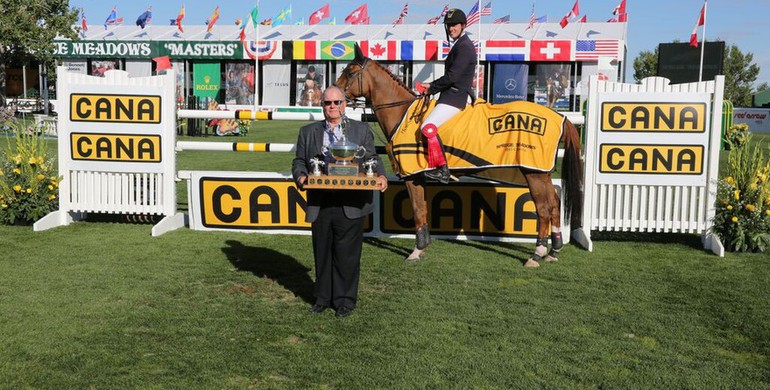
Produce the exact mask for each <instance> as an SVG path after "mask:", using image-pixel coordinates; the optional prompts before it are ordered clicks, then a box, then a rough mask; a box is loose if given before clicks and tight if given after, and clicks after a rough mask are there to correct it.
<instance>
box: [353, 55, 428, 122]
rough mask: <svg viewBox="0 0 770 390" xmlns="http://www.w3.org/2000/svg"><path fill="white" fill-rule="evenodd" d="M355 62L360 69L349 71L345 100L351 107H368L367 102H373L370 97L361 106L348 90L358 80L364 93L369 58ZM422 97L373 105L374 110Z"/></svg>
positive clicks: (410, 102) (406, 102) (359, 86)
mask: <svg viewBox="0 0 770 390" xmlns="http://www.w3.org/2000/svg"><path fill="white" fill-rule="evenodd" d="M355 63H356V64H357V65H358V66H359V67H360V69H358V70H357V71H355V72H349V73H348V74H347V79H348V82H347V83H346V84H345V88H343V90H342V92H343V93H345V100H346V101H347V102H348V106H349V107H351V108H362V107H366V104H367V103H371V100H370V99H369V98H367V99H366V102H365V103H364V105H363V106H361V105H360V102H359V101H358V100H356V99H353V98H351V97H350V93H349V92H348V91H349V90H350V86H351V85H353V83H355V82H357V83H358V90H359V91H360V92H361V93H362V94H363V92H364V77H363V73H364V69H365V68H366V66H367V65H369V58H364V61H363V63H359V62H355ZM410 93H411V91H410ZM420 98H421V97H420V96H414V97H412V98H410V99H406V100H397V101H395V102H390V103H383V104H377V105H372V111H373V112H374V113H376V112H377V110H381V109H383V108H391V107H398V106H403V105H405V104H412V102H414V101H415V100H417V99H420Z"/></svg>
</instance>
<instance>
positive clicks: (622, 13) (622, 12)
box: [612, 0, 628, 22]
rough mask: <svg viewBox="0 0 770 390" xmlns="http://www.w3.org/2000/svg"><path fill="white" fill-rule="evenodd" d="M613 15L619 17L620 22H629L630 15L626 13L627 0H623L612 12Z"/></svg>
mask: <svg viewBox="0 0 770 390" xmlns="http://www.w3.org/2000/svg"><path fill="white" fill-rule="evenodd" d="M612 14H613V15H618V18H617V21H618V22H627V21H628V14H627V13H626V0H623V1H621V2H620V4H618V5H617V6H616V7H615V9H613V10H612Z"/></svg>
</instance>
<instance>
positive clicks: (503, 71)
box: [492, 64, 529, 104]
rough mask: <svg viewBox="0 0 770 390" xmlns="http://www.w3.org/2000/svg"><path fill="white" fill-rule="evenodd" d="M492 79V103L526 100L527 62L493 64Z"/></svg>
mask: <svg viewBox="0 0 770 390" xmlns="http://www.w3.org/2000/svg"><path fill="white" fill-rule="evenodd" d="M494 67H495V72H494V74H495V77H494V80H493V81H492V103H494V104H499V103H507V102H512V101H515V100H527V76H528V75H529V65H527V64H495V65H494Z"/></svg>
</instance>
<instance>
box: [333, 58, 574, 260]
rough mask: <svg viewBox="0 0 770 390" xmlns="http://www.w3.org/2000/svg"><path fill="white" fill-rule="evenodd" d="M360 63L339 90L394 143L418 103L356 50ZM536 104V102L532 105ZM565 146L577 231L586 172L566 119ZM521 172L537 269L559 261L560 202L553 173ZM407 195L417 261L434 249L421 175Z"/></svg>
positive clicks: (566, 189)
mask: <svg viewBox="0 0 770 390" xmlns="http://www.w3.org/2000/svg"><path fill="white" fill-rule="evenodd" d="M355 50H356V58H355V59H354V60H353V62H351V63H350V64H349V65H348V66H347V67H345V69H344V70H343V71H342V74H341V75H340V77H339V78H338V79H337V82H336V83H335V85H336V86H337V87H339V88H340V89H342V90H343V91H344V92H345V96H346V99H348V100H353V99H355V98H358V97H364V98H366V104H367V105H369V106H371V107H372V110H373V111H374V114H375V116H376V118H377V122H378V123H379V125H380V128H381V129H382V131H383V133H385V136H386V137H388V139H389V140H390V139H391V134H393V133H394V132H395V131H396V130H397V128H398V125H399V124H400V123H401V120H402V118H403V117H404V115H405V114H406V111H407V109H408V108H409V106H410V104H411V103H412V102H414V101H415V100H417V99H420V97H419V96H417V95H416V94H415V93H413V92H412V91H411V90H410V89H409V87H407V86H406V85H405V84H404V83H403V82H402V81H401V80H399V79H397V78H396V77H395V76H393V75H392V74H391V73H390V72H389V71H388V70H387V69H385V68H384V67H383V66H382V65H380V64H379V63H377V62H376V61H374V60H371V59H369V58H367V57H364V56H363V54H361V50H360V48H359V47H358V46H357V45H356V47H355ZM533 104H534V103H533ZM563 126H564V127H563V129H562V130H563V131H562V139H561V141H562V142H563V143H564V149H565V150H564V157H563V158H562V170H561V177H562V189H563V191H562V195H563V196H564V201H565V218H566V219H567V220H568V221H569V220H571V221H572V224H573V225H572V226H575V227H579V226H580V220H581V217H582V215H581V214H582V207H583V185H582V184H583V183H582V181H583V172H582V164H581V162H580V139H579V137H578V132H577V129H576V128H575V126H574V125H573V124H572V123H571V122H570V121H569V120H565V121H564V125H563ZM500 169H520V170H521V173H522V174H523V176H524V178H525V179H526V182H527V185H528V187H529V192H530V194H531V196H532V199H533V201H534V202H535V208H536V210H537V215H538V220H539V228H538V239H537V246H536V249H535V254H534V255H533V256H532V257H530V258H529V259H528V260H527V262H526V263H525V266H527V267H537V266H539V263H538V260H540V259H543V258H544V259H545V260H546V261H549V262H550V261H556V260H557V259H558V253H559V250H560V249H561V248H562V246H563V242H562V238H561V219H560V202H559V197H558V195H557V194H556V190H555V188H554V186H553V182H552V181H551V173H550V172H539V171H534V170H528V169H524V168H510V167H507V168H500ZM403 179H404V183H405V184H406V188H407V190H408V191H409V198H410V200H411V203H412V210H413V212H414V222H415V229H416V238H415V241H416V245H415V249H414V251H413V252H412V253H411V254H410V255H409V257H407V259H406V260H407V261H410V262H415V261H418V260H419V259H420V258H421V256H422V255H423V251H424V250H425V249H426V248H427V247H428V245H429V244H430V234H429V232H428V207H427V201H426V198H425V179H424V177H423V175H422V174H414V175H410V176H406V177H404V178H403ZM549 229H550V230H551V241H552V247H551V251H550V252H548V248H547V247H548V233H549Z"/></svg>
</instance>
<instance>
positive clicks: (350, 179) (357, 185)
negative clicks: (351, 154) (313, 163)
mask: <svg viewBox="0 0 770 390" xmlns="http://www.w3.org/2000/svg"><path fill="white" fill-rule="evenodd" d="M305 189H309V190H379V189H380V187H379V186H378V185H377V177H376V176H371V177H369V176H366V175H365V174H363V173H359V174H358V176H336V175H331V176H330V175H321V176H308V177H307V181H306V182H305Z"/></svg>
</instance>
